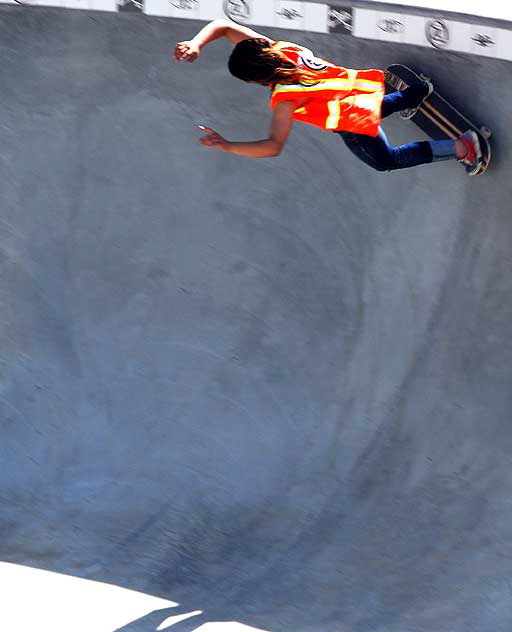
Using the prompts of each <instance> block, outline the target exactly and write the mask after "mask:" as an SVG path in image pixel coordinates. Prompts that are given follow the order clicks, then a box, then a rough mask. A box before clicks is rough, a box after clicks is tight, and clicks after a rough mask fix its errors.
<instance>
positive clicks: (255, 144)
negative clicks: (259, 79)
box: [200, 101, 295, 158]
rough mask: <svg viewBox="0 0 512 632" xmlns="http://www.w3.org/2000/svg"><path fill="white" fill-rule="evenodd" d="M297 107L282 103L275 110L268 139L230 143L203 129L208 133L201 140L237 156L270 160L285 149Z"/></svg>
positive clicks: (205, 143) (285, 102)
mask: <svg viewBox="0 0 512 632" xmlns="http://www.w3.org/2000/svg"><path fill="white" fill-rule="evenodd" d="M294 109H295V105H294V103H293V102H292V101H282V102H281V103H278V104H277V106H276V107H275V109H274V115H273V117H272V123H271V125H270V132H269V136H268V138H265V139H264V140H256V141H252V142H248V143H244V142H230V141H228V140H226V139H225V138H223V137H222V136H221V135H220V134H218V133H217V132H215V131H214V130H212V129H210V128H209V127H201V128H200V129H203V130H204V131H206V132H207V135H206V136H203V138H201V143H202V144H203V145H205V146H206V147H216V148H217V149H222V150H223V151H227V152H229V153H231V154H236V155H237V156H247V157H249V158H270V157H272V156H278V155H279V154H280V153H281V150H282V149H283V147H284V145H285V143H286V140H287V139H288V135H289V133H290V130H291V128H292V124H293V111H294Z"/></svg>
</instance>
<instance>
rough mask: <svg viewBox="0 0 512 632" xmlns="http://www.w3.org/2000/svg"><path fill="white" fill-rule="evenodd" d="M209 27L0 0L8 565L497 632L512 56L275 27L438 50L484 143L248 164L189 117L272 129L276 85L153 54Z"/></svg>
mask: <svg viewBox="0 0 512 632" xmlns="http://www.w3.org/2000/svg"><path fill="white" fill-rule="evenodd" d="M200 26H201V24H200V23H198V22H193V21H180V22H178V21H169V20H159V19H150V18H145V17H141V16H134V15H131V16H130V15H124V16H120V15H102V14H87V13H84V12H66V11H64V12H61V11H58V10H37V9H26V8H23V7H18V8H12V7H8V8H3V9H2V10H1V13H0V53H1V59H2V64H1V66H0V77H1V97H0V98H1V104H2V108H1V111H2V121H1V125H0V141H1V142H0V159H1V160H0V169H1V182H2V193H1V211H0V249H1V250H0V252H1V281H2V282H1V304H2V309H1V321H0V332H1V349H0V367H1V369H0V370H1V376H2V378H1V389H2V391H1V401H0V419H1V424H2V426H1V427H2V440H1V446H0V457H1V463H2V483H1V488H0V489H1V492H0V500H1V506H0V511H1V516H2V519H1V520H2V523H1V524H2V529H1V538H0V558H1V559H2V560H4V561H8V562H14V563H17V564H25V565H28V566H33V567H37V568H40V569H49V570H53V571H58V572H61V573H66V574H69V575H74V576H78V577H85V578H90V579H92V580H98V581H103V582H111V583H113V584H116V585H118V586H122V587H125V588H131V589H135V590H138V591H143V592H146V593H149V594H151V595H154V596H157V597H163V598H166V599H171V600H174V601H176V602H179V603H181V604H182V606H183V607H185V608H188V609H189V610H202V611H203V612H204V619H203V621H204V620H206V621H208V620H211V621H238V622H240V623H242V624H244V625H247V626H252V627H256V628H259V629H263V630H268V631H270V632H285V631H286V632H288V631H291V630H294V631H296V632H306V631H308V632H323V631H326V632H327V631H332V632H336V631H338V632H376V631H379V632H391V631H392V632H411V631H414V632H432V631H435V632H467V631H469V630H475V631H476V630H478V631H479V632H480V631H483V632H485V631H490V630H492V631H493V632H501V631H505V630H510V626H511V624H512V614H511V609H510V603H511V598H512V591H511V583H510V578H511V576H512V538H511V525H512V502H511V499H512V456H511V453H512V379H511V377H512V368H511V367H512V204H511V200H512V177H511V173H512V170H511V169H512V163H511V160H510V152H509V150H508V148H509V147H510V146H511V145H512V138H511V131H510V113H509V109H510V103H511V100H512V66H511V65H510V64H509V63H507V62H500V61H495V60H492V59H486V58H482V57H476V56H473V57H468V56H464V55H457V54H453V53H443V52H439V51H433V50H427V49H417V50H416V49H414V48H411V47H397V46H395V45H391V44H383V43H376V42H369V41H363V40H361V41H358V40H356V39H351V38H349V37H345V38H344V37H341V36H340V37H336V36H327V35H325V36H323V35H317V36H311V35H309V34H305V33H297V32H277V31H272V30H267V32H268V33H269V34H270V35H271V36H274V37H276V38H279V37H281V38H286V39H292V40H296V41H300V42H302V43H304V44H306V45H308V46H309V47H310V48H313V49H314V50H316V51H317V52H318V54H322V55H324V56H326V57H328V58H332V59H333V60H336V61H338V62H339V63H343V64H345V65H347V66H352V67H384V66H386V65H388V64H389V63H392V62H397V61H401V62H404V63H407V64H409V65H411V66H413V67H415V68H419V69H421V70H424V71H426V72H427V73H430V74H431V75H432V76H433V78H434V79H435V81H436V82H437V84H438V86H439V87H440V89H441V90H442V92H444V93H446V94H450V95H453V99H454V101H455V102H456V103H458V104H460V106H461V107H462V108H463V109H464V111H466V112H468V114H470V115H473V116H474V117H475V118H477V119H481V120H482V121H483V122H485V123H486V124H487V125H489V126H490V127H492V128H493V131H494V135H495V138H494V150H495V156H496V157H495V160H494V162H493V165H492V167H491V169H490V170H489V172H488V173H487V174H486V175H485V176H483V177H481V178H468V177H467V176H466V175H465V174H464V172H463V169H462V168H461V167H460V166H459V165H457V164H456V163H450V164H438V165H430V166H426V167H418V168H415V169H412V170H409V171H402V172H395V173H391V174H386V173H378V172H375V171H372V170H371V169H369V168H367V167H366V166H365V165H363V164H360V163H359V162H358V161H357V160H356V159H355V158H354V157H353V156H352V155H351V154H350V153H349V152H348V150H347V149H346V148H345V146H344V144H343V143H342V142H341V141H340V139H339V138H338V137H337V136H336V135H334V134H328V133H322V132H321V131H319V130H316V129H314V128H309V127H307V126H304V125H301V124H296V126H295V127H294V129H293V131H292V136H291V138H290V141H289V144H288V146H287V147H286V149H285V151H284V153H283V154H282V155H281V156H280V157H278V158H274V159H263V160H251V159H243V158H237V157H235V156H232V155H229V154H224V153H222V152H217V151H213V150H207V149H205V148H203V147H201V146H200V145H199V144H198V137H199V134H198V130H197V129H196V127H195V126H196V125H197V124H198V123H203V124H206V125H210V126H212V127H213V128H215V129H218V131H219V132H221V133H223V134H225V135H226V136H227V137H228V138H230V139H238V140H244V139H245V140H253V139H257V138H263V137H264V136H265V135H266V132H267V125H268V121H269V117H270V115H269V111H268V109H267V106H268V94H267V92H266V90H264V89H262V88H260V87H258V86H254V85H247V84H243V83H242V82H238V81H236V80H235V79H233V78H231V77H230V76H229V75H228V73H227V71H226V67H225V62H226V59H227V56H228V54H229V50H230V46H229V44H228V43H227V42H224V43H223V42H217V43H215V44H212V45H211V46H210V47H209V49H206V51H205V54H204V56H203V57H202V58H201V59H200V60H199V61H198V62H197V63H196V64H193V65H178V64H175V63H174V62H172V61H171V59H170V57H171V52H172V50H173V46H174V43H175V42H176V41H178V40H182V39H186V38H189V37H191V36H192V34H193V33H194V32H195V31H196V30H197V29H198V28H199V27H200ZM385 128H386V130H387V131H388V132H389V134H390V136H391V139H392V140H393V141H394V142H395V143H397V144H398V143H401V142H405V141H408V140H413V139H415V138H416V139H417V138H423V137H422V135H421V133H420V132H419V130H418V129H417V128H416V127H415V126H414V124H412V123H409V122H403V121H401V120H400V119H399V118H398V117H396V118H394V119H392V120H391V119H390V120H389V121H386V123H385ZM77 615H78V616H79V613H77ZM197 625H198V623H197V622H195V621H194V619H191V620H189V621H188V622H185V623H180V624H177V625H176V626H174V627H171V628H170V629H171V630H179V632H183V631H184V630H193V629H195V628H196V626H197ZM155 628H156V625H155V623H154V619H152V618H149V619H148V618H142V619H140V620H139V621H134V622H132V623H130V624H129V625H127V626H126V627H123V630H129V631H130V632H149V630H154V629H155ZM69 629H73V628H72V627H70V628H69ZM52 632H54V631H52ZM91 632H94V631H93V630H91Z"/></svg>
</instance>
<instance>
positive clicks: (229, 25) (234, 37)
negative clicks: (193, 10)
mask: <svg viewBox="0 0 512 632" xmlns="http://www.w3.org/2000/svg"><path fill="white" fill-rule="evenodd" d="M221 37H227V38H228V39H229V40H231V41H232V42H235V43H238V42H241V41H242V40H244V39H253V38H262V39H266V40H268V41H269V42H270V43H273V40H271V39H269V38H268V37H266V36H265V35H261V34H260V33H257V32H256V31H253V30H252V29H250V28H248V27H246V26H241V25H240V24H237V23H236V22H231V20H224V19H220V20H214V21H213V22H210V23H209V24H207V25H206V26H205V27H203V28H202V29H201V30H200V31H199V33H198V34H197V35H196V36H195V37H194V38H193V39H191V40H187V41H185V42H179V43H178V44H176V49H175V51H174V56H175V58H176V61H188V62H193V61H195V60H196V59H197V58H198V56H199V53H200V52H201V49H202V48H204V47H205V46H206V44H209V43H210V42H213V41H215V40H217V39H220V38H221Z"/></svg>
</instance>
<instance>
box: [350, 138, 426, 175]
mask: <svg viewBox="0 0 512 632" xmlns="http://www.w3.org/2000/svg"><path fill="white" fill-rule="evenodd" d="M337 133H338V134H339V135H340V136H341V137H342V138H343V140H344V141H345V144H346V145H347V147H348V148H349V149H350V151H351V152H352V153H353V154H354V155H355V156H357V157H358V158H359V159H360V160H362V161H363V162H364V163H366V164H367V165H369V166H370V167H373V169H376V170H377V171H394V170H396V169H406V168H408V167H415V166H417V165H423V164H428V163H431V162H432V161H433V158H434V155H433V151H432V148H431V143H430V142H428V141H422V142H418V143H409V144H407V145H401V146H399V147H393V146H392V145H390V143H389V142H388V139H387V137H386V134H385V133H384V131H383V130H382V129H380V130H379V135H378V136H376V137H373V136H365V135H364V134H353V133H352V132H337Z"/></svg>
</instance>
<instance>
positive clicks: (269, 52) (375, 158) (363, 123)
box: [175, 19, 481, 175]
mask: <svg viewBox="0 0 512 632" xmlns="http://www.w3.org/2000/svg"><path fill="white" fill-rule="evenodd" d="M221 37H227V38H228V39H229V40H231V41H233V42H235V44H236V46H235V48H234V49H233V51H232V53H231V56H230V58H229V64H228V67H229V70H230V72H231V74H232V75H234V76H235V77H237V78H238V79H242V80H243V81H247V82H251V83H258V84H261V85H263V86H266V87H269V88H270V89H271V93H272V94H271V100H270V107H271V108H272V109H273V117H272V123H271V126H270V132H269V136H268V138H266V139H264V140H259V141H253V142H231V141H228V140H226V139H225V138H223V137H222V136H221V135H220V134H218V133H217V132H216V131H214V130H213V129H211V128H208V127H203V126H200V129H201V130H203V131H205V132H206V135H205V136H203V137H202V138H201V141H200V142H201V143H202V144H203V145H204V146H206V147H215V148H217V149H221V150H223V151H227V152H230V153H233V154H236V155H238V156H249V157H253V158H265V157H270V156H277V155H278V154H279V153H280V152H281V150H282V148H283V147H284V145H285V143H286V140H287V138H288V134H289V133H290V130H291V127H292V123H293V120H294V119H295V120H299V121H302V122H304V123H308V124H311V125H316V126H318V127H320V128H321V129H324V130H326V131H333V132H337V133H338V134H340V136H341V137H342V138H343V140H344V141H345V144H346V145H347V147H348V148H349V149H350V151H351V152H352V153H353V154H355V155H356V156H357V157H358V158H359V159H360V160H362V161H363V162H365V163H366V164H367V165H369V166H370V167H373V168H374V169H377V170H378V171H392V170H395V169H405V168H408V167H414V166H417V165H422V164H429V163H432V162H438V161H441V160H450V159H457V160H459V161H460V162H461V163H462V164H463V165H464V166H465V167H466V171H467V172H468V173H469V174H470V175H474V174H476V173H477V172H478V169H479V165H480V160H481V149H480V143H479V140H478V136H477V134H476V133H475V132H473V131H471V130H469V131H467V132H465V133H464V134H463V135H461V136H460V137H459V138H458V139H457V140H438V141H421V142H415V143H409V144H407V145H401V146H398V147H393V146H391V145H390V143H389V142H388V140H387V137H386V135H385V133H384V132H383V130H382V128H381V126H380V123H381V120H382V119H383V118H385V117H386V116H389V115H390V114H393V113H394V112H398V111H402V110H411V109H412V110H414V109H417V108H419V106H420V105H421V104H422V103H423V101H424V100H425V99H426V98H427V97H428V96H429V95H430V94H431V92H432V90H433V86H432V84H430V82H426V81H425V82H421V83H417V84H414V85H412V86H410V87H409V88H406V89H405V90H402V91H398V92H393V93H392V94H388V95H385V93H384V72H383V71H381V70H373V69H371V70H351V69H346V68H343V67H341V66H336V65H335V64H332V63H331V62H329V61H326V60H324V59H320V58H318V57H315V56H314V55H313V53H312V52H311V51H310V50H308V49H306V48H304V47H302V46H298V45H296V44H292V43H290V42H281V41H278V42H276V41H274V40H271V39H269V38H268V37H265V36H264V35H261V34H259V33H257V32H256V31H253V30H252V29H249V28H247V27H245V26H241V25H239V24H236V23H235V22H231V21H229V20H223V19H220V20H214V21H213V22H211V23H210V24H208V25H207V26H205V27H204V28H203V29H201V30H200V31H199V33H198V34H197V35H196V36H195V37H194V38H193V39H192V40H190V41H183V42H179V43H178V44H177V45H176V48H175V58H176V61H187V62H193V61H195V60H196V59H197V57H198V56H199V54H200V51H201V49H202V48H203V47H204V46H205V45H206V44H208V43H209V42H212V41H214V40H216V39H219V38H221Z"/></svg>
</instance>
